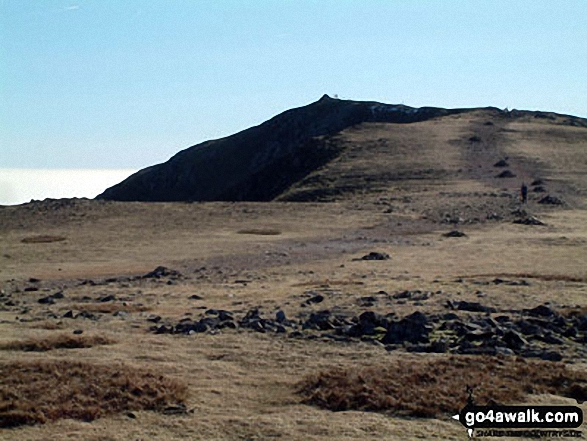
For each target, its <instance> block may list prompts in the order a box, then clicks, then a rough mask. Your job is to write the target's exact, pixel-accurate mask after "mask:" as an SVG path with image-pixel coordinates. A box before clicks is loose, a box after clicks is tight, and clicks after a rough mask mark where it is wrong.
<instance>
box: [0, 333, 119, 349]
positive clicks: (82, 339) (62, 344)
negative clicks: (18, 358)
mask: <svg viewBox="0 0 587 441" xmlns="http://www.w3.org/2000/svg"><path fill="white" fill-rule="evenodd" d="M113 343H115V341H114V340H112V339H110V338H108V337H102V336H99V335H94V336H77V335H63V334H62V335H58V336H53V337H48V338H39V339H29V340H17V341H11V342H8V343H4V344H2V345H0V350H3V351H7V350H8V351H26V352H45V351H50V350H52V349H77V348H91V347H93V346H99V345H109V344H113Z"/></svg>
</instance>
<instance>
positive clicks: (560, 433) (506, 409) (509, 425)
mask: <svg viewBox="0 0 587 441" xmlns="http://www.w3.org/2000/svg"><path fill="white" fill-rule="evenodd" d="M453 418H454V419H455V420H458V421H459V422H460V423H461V424H462V425H463V426H465V428H466V429H467V432H468V434H469V437H472V436H474V435H475V436H479V437H482V436H499V437H503V436H511V437H528V438H545V437H557V438H558V437H582V433H581V432H580V431H578V430H571V429H576V428H578V427H581V424H583V411H582V410H581V409H580V408H579V407H577V406H476V405H474V404H472V403H469V404H467V405H466V406H465V407H464V408H463V409H462V410H461V411H460V412H459V413H458V414H457V415H454V416H453ZM494 429H501V430H494ZM520 429H523V430H520ZM530 429H533V430H530ZM561 429H562V430H561Z"/></svg>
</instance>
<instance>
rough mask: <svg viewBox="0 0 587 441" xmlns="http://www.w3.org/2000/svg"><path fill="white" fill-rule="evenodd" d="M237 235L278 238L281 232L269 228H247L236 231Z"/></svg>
mask: <svg viewBox="0 0 587 441" xmlns="http://www.w3.org/2000/svg"><path fill="white" fill-rule="evenodd" d="M237 234H256V235H258V236H278V235H280V234H281V231H279V230H274V229H271V228H248V229H245V230H238V231H237Z"/></svg>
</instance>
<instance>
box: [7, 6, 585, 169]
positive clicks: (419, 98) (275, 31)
mask: <svg viewBox="0 0 587 441" xmlns="http://www.w3.org/2000/svg"><path fill="white" fill-rule="evenodd" d="M586 77H587V1H585V0H549V1H541V0H531V1H526V0H515V1H513V0H505V1H502V0H452V1H451V0H387V1H383V0H356V1H351V0H314V1H310V0H291V1H290V0H273V1H270V0H259V1H255V0H248V1H245V0H238V1H236V0H235V1H230V0H210V1H204V0H191V1H187V0H140V1H139V0H78V1H76V0H71V1H62V0H38V1H33V0H0V168H19V167H20V168H60V169H63V168H101V169H103V168H132V169H136V168H140V167H145V166H148V165H152V164H154V163H158V162H162V161H165V160H167V159H168V158H169V157H170V156H172V155H173V154H174V153H176V152H177V151H179V150H181V149H183V148H186V147H188V146H190V145H193V144H196V143H198V142H201V141H204V140H206V139H210V138H218V137H221V136H225V135H229V134H232V133H234V132H236V131H239V130H242V129H245V128H247V127H249V126H251V125H255V124H259V123H261V122H262V121H264V120H266V119H268V118H270V117H271V116H273V115H275V114H277V113H279V112H281V111H283V110H286V109H288V108H291V107H297V106H301V105H304V104H307V103H309V102H312V101H315V100H317V99H318V98H320V96H321V95H322V94H323V93H328V94H331V95H334V94H338V95H339V96H340V97H342V98H349V99H357V100H377V101H383V102H388V103H404V104H407V105H411V106H424V105H432V106H439V107H477V106H488V105H493V106H498V107H509V108H519V109H540V110H551V111H557V112H560V113H568V114H574V115H578V116H583V117H587V81H586Z"/></svg>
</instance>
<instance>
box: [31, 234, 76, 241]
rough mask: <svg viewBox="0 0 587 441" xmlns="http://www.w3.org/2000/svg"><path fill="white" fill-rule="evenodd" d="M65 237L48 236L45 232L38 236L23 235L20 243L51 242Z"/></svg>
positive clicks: (62, 239)
mask: <svg viewBox="0 0 587 441" xmlns="http://www.w3.org/2000/svg"><path fill="white" fill-rule="evenodd" d="M65 239H67V238H66V237H63V236H50V235H47V234H41V235H38V236H29V237H25V238H24V239H22V240H21V242H22V243H51V242H61V241H64V240H65Z"/></svg>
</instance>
